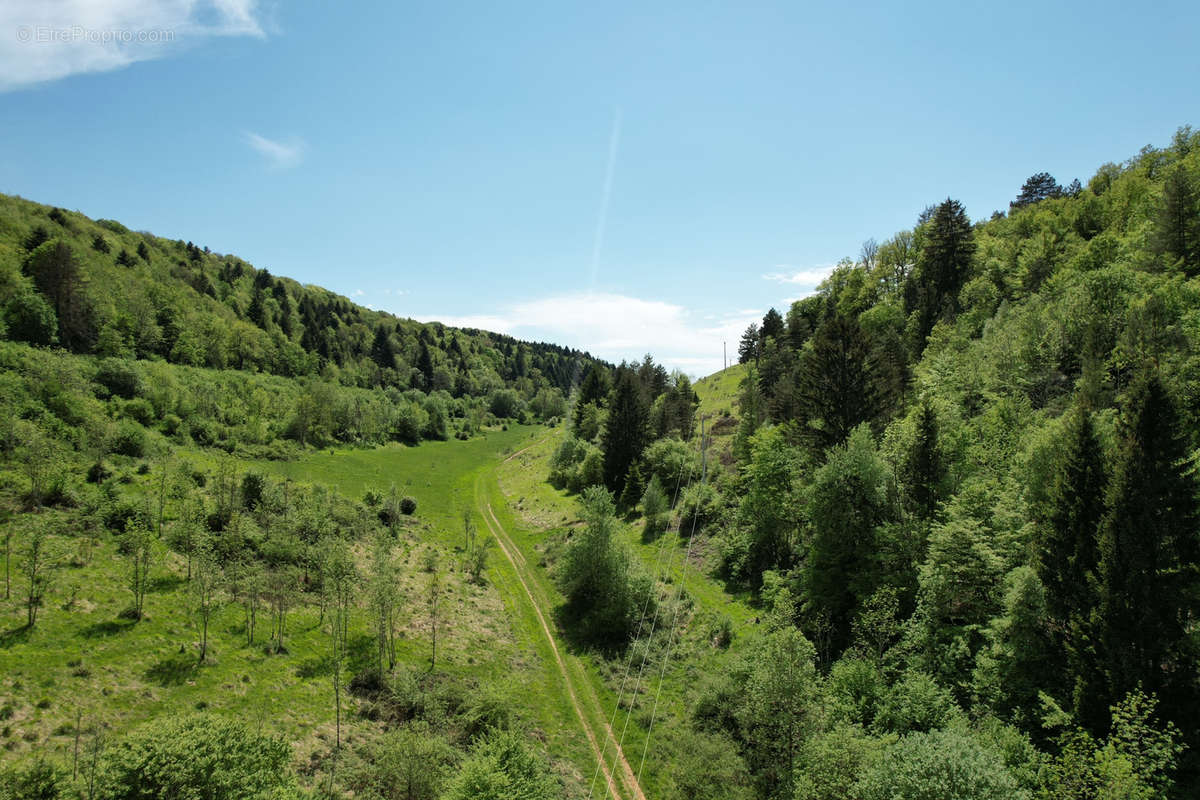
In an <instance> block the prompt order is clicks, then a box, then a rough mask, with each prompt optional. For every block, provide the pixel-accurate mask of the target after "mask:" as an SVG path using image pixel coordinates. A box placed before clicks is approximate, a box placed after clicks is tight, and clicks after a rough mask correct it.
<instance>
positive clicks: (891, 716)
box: [875, 670, 957, 733]
mask: <svg viewBox="0 0 1200 800" xmlns="http://www.w3.org/2000/svg"><path fill="white" fill-rule="evenodd" d="M956 710H957V706H955V705H954V698H953V697H951V695H950V692H949V691H948V690H947V689H944V688H943V687H941V686H939V685H938V683H937V681H935V680H934V679H933V678H931V677H930V676H929V675H927V674H925V673H924V672H917V671H915V670H911V671H909V672H907V673H905V674H904V677H902V678H901V679H900V680H899V681H897V682H896V685H895V686H893V687H892V688H891V689H890V690H889V691H888V693H887V696H886V697H885V698H884V701H883V704H882V706H881V707H880V708H879V715H878V716H877V717H876V719H875V727H876V728H878V729H880V730H882V731H890V732H892V733H908V732H909V731H928V730H932V729H934V728H940V727H941V726H943V725H945V724H946V722H948V721H949V719H950V718H951V716H953V714H954V712H955V711H956Z"/></svg>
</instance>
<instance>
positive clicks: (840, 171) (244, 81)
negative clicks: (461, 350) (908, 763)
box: [0, 0, 1200, 374]
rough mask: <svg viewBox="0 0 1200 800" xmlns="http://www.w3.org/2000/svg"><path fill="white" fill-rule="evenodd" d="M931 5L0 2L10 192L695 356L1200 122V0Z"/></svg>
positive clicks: (456, 314)
mask: <svg viewBox="0 0 1200 800" xmlns="http://www.w3.org/2000/svg"><path fill="white" fill-rule="evenodd" d="M916 5H917V4H911V3H904V4H901V3H893V4H870V3H862V4H844V3H827V4H826V3H822V4H815V3H796V2H791V3H752V2H750V3H747V2H739V3H706V2H697V0H690V1H689V2H679V3H653V4H646V3H618V2H606V3H599V4H589V5H584V4H576V3H564V2H553V3H520V4H507V3H497V2H489V3H482V2H481V3H454V2H438V3H421V4H411V3H394V2H389V3H359V2H356V3H331V2H317V0H311V1H310V2H297V3H287V2H280V3H272V4H268V3H262V2H254V0H159V1H157V2H151V1H150V0H88V1H87V2H84V0H72V1H70V2H61V1H56V0H6V2H5V4H4V7H3V9H0V191H3V192H7V193H15V194H20V195H22V196H25V197H28V198H31V199H34V200H38V201H42V202H46V203H52V204H55V205H60V206H65V207H68V208H75V209H79V210H80V211H83V212H84V213H86V214H89V215H92V216H98V217H108V218H112V219H118V220H120V221H122V222H124V223H125V224H127V225H129V226H131V227H134V228H137V229H143V230H150V231H153V232H155V233H158V234H161V235H165V236H170V237H175V238H184V239H190V240H193V241H195V242H196V243H197V244H201V245H207V246H209V247H211V248H212V249H214V250H217V251H220V252H232V253H236V254H238V255H240V256H242V257H244V258H246V259H247V260H249V261H251V262H252V263H254V264H255V265H256V266H259V267H266V268H268V269H270V270H271V271H272V272H274V273H277V274H283V275H289V276H292V277H294V278H297V279H299V280H301V281H304V282H309V283H316V284H320V285H323V286H327V287H329V288H331V289H333V290H335V291H338V292H341V293H343V294H346V295H348V296H350V297H353V298H354V299H355V300H357V301H359V302H361V303H364V304H368V305H371V306H373V307H376V308H381V309H385V310H388V311H392V312H394V313H396V314H399V315H402V316H411V317H415V318H418V319H426V320H428V319H441V320H443V321H446V322H450V323H460V324H474V325H477V326H479V327H488V328H493V329H501V330H504V331H506V332H510V333H512V334H514V335H516V336H520V337H522V338H534V339H546V340H551V341H556V342H561V343H564V344H570V345H574V346H578V347H582V348H587V349H590V350H592V351H593V352H596V353H598V354H599V355H602V356H605V357H608V358H610V359H620V358H622V357H634V356H637V355H639V354H641V353H643V352H646V351H650V352H653V353H654V355H655V356H656V357H658V358H660V359H661V360H663V361H665V362H666V363H667V364H669V365H671V366H678V367H681V368H683V369H685V370H686V371H688V372H691V373H693V374H705V373H707V372H710V371H712V370H713V369H716V368H719V367H720V365H721V341H722V340H723V339H727V340H729V341H730V349H731V351H733V350H734V349H736V340H737V335H738V333H739V332H740V331H741V330H742V329H743V328H744V327H745V325H746V324H747V323H748V322H749V321H750V320H752V319H754V318H755V317H760V316H761V315H762V313H763V312H764V311H765V310H766V309H767V308H768V307H769V306H771V305H775V306H778V307H781V308H782V307H783V306H785V305H786V304H787V302H788V301H789V300H790V299H794V298H796V297H799V296H802V295H804V294H806V293H808V292H810V291H812V288H813V286H814V285H815V282H816V281H817V280H819V279H820V276H821V275H822V274H823V272H824V271H827V269H828V267H829V265H831V264H832V263H834V262H836V261H837V260H838V259H839V258H841V257H843V256H853V255H856V254H857V252H858V249H859V245H860V243H861V242H862V241H863V240H864V239H866V238H868V237H875V238H877V239H879V240H883V239H884V238H886V237H887V236H889V235H890V234H892V233H894V232H895V231H897V230H899V229H901V228H905V227H909V226H911V225H912V223H913V221H914V220H915V218H916V215H917V213H918V212H919V211H920V210H921V209H922V208H923V207H924V206H926V205H928V204H930V203H932V202H936V201H938V200H940V199H943V198H945V197H947V196H953V197H955V198H958V199H960V200H961V201H962V202H963V203H964V204H965V205H966V207H967V210H968V213H970V214H971V215H972V216H973V217H979V216H986V215H989V214H990V213H991V212H992V211H993V210H995V209H999V208H1005V207H1006V206H1007V203H1008V201H1009V200H1010V199H1011V198H1012V197H1013V196H1015V194H1016V192H1017V191H1018V189H1019V187H1020V185H1021V183H1022V181H1023V180H1024V179H1025V178H1026V177H1028V176H1029V175H1030V174H1032V173H1034V172H1038V171H1041V170H1047V171H1050V172H1051V173H1053V174H1054V175H1055V176H1056V177H1058V178H1059V180H1060V181H1062V182H1064V183H1065V182H1067V181H1069V180H1070V179H1072V178H1075V177H1078V178H1080V179H1081V180H1084V181H1086V180H1087V179H1088V177H1090V176H1091V175H1092V174H1093V173H1094V171H1095V168H1096V167H1097V166H1099V165H1100V164H1101V163H1103V162H1105V161H1111V160H1122V159H1124V158H1127V157H1129V156H1131V155H1133V154H1134V153H1136V152H1137V150H1138V149H1139V148H1141V147H1142V146H1143V145H1146V144H1151V143H1152V144H1157V145H1162V144H1166V143H1167V142H1168V141H1169V140H1170V137H1171V135H1172V133H1173V132H1174V131H1175V129H1176V128H1177V127H1179V126H1180V125H1183V124H1188V123H1191V124H1200V66H1198V64H1200V61H1198V60H1197V59H1196V56H1195V52H1196V50H1195V42H1196V41H1197V34H1200V24H1198V23H1200V5H1197V4H1196V3H1194V2H1193V3H1183V2H1180V3H1158V4H1153V7H1151V8H1140V7H1135V6H1134V4H1129V3H1102V2H1101V3H1098V2H1088V3H1082V2H1070V3H1044V2H1042V3H1036V4H1034V3H1007V4H997V3H992V4H987V5H986V7H984V4H969V3H961V2H959V3H924V4H920V7H919V8H917V7H914V6H916ZM112 32H115V33H112ZM26 39H28V41H25V40H26ZM606 189H607V191H606ZM789 278H790V280H785V279H789Z"/></svg>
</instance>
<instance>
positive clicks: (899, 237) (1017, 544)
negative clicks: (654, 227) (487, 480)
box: [550, 128, 1200, 799]
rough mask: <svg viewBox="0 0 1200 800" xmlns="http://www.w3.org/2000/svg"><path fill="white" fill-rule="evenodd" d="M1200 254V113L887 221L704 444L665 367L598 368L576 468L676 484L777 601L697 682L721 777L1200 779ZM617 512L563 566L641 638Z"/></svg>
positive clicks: (579, 429) (1173, 783)
mask: <svg viewBox="0 0 1200 800" xmlns="http://www.w3.org/2000/svg"><path fill="white" fill-rule="evenodd" d="M1198 275H1200V134H1197V133H1195V132H1193V131H1192V130H1191V129H1189V128H1185V129H1182V130H1180V131H1179V132H1178V133H1177V134H1176V135H1175V137H1174V140H1173V142H1172V143H1171V145H1170V146H1169V147H1166V148H1163V149H1156V148H1149V147H1148V148H1146V149H1145V150H1143V151H1142V152H1141V153H1139V154H1138V155H1137V156H1136V157H1134V158H1133V159H1131V160H1129V161H1128V162H1126V163H1124V164H1121V165H1117V164H1106V165H1105V166H1103V167H1101V168H1100V169H1099V171H1098V172H1097V173H1096V175H1095V176H1094V177H1093V178H1092V179H1091V180H1090V181H1088V183H1087V185H1086V186H1084V185H1082V184H1080V183H1079V182H1078V181H1076V182H1073V183H1072V184H1071V185H1069V186H1065V187H1064V186H1061V185H1059V183H1058V182H1057V181H1056V180H1055V179H1054V178H1052V177H1051V176H1050V175H1048V174H1045V173H1041V174H1038V175H1035V176H1033V177H1031V178H1030V179H1029V180H1028V181H1027V182H1026V183H1025V184H1024V186H1022V187H1021V188H1020V193H1019V194H1018V195H1017V196H1016V198H1015V199H1014V200H1013V202H1012V203H1011V204H1010V207H1009V209H1008V210H1007V212H1006V213H1001V212H997V213H995V214H993V215H991V217H990V218H987V219H984V220H982V221H978V222H972V220H971V219H970V218H969V217H968V215H967V212H966V209H964V208H963V207H962V205H961V204H960V203H958V202H957V201H955V200H953V199H946V200H945V201H943V202H940V203H937V204H935V205H932V206H930V207H929V208H927V209H926V210H925V211H923V212H922V213H921V214H920V216H919V217H918V220H917V224H916V225H915V226H914V227H913V228H912V229H911V230H906V231H902V232H900V233H897V234H895V235H894V236H892V237H891V238H889V239H887V240H886V241H884V242H882V243H876V242H875V241H869V242H867V243H865V244H864V245H863V246H862V249H861V254H860V256H859V258H858V259H856V260H851V259H846V260H844V261H843V262H842V263H840V264H839V265H838V266H837V268H836V269H835V270H834V272H833V273H832V275H831V276H830V277H829V278H828V279H827V280H826V281H825V282H824V283H823V284H822V286H821V287H820V290H819V291H818V292H817V293H815V294H814V295H812V296H810V297H807V298H805V299H803V300H800V301H797V302H795V303H794V304H793V305H792V306H791V307H790V308H789V309H787V311H786V313H785V314H780V313H779V312H777V311H776V310H774V309H772V310H771V311H769V312H768V313H767V314H766V316H765V317H764V318H763V319H762V322H761V324H755V325H752V326H751V327H750V328H749V329H748V330H747V331H746V332H745V334H744V336H743V338H742V341H741V344H740V348H739V356H740V358H739V360H740V362H741V366H739V367H737V368H735V370H732V371H737V372H739V374H741V375H742V376H743V377H742V380H741V381H740V389H739V391H738V393H737V397H736V398H732V397H725V398H723V399H722V400H720V401H718V402H719V403H720V407H718V406H713V405H710V406H709V407H708V408H707V409H704V408H702V413H707V414H710V415H711V418H709V419H707V420H706V421H707V425H708V426H709V428H708V429H709V431H710V432H711V433H712V434H713V435H711V436H709V437H707V438H706V439H705V440H704V442H703V443H702V444H700V445H698V446H690V447H689V444H688V442H687V441H686V440H687V439H688V438H689V436H692V435H695V433H696V432H697V429H696V428H694V427H693V425H692V422H691V417H690V415H691V414H692V413H693V410H692V409H693V406H692V405H691V404H689V403H688V402H687V401H686V399H684V398H681V397H679V396H677V395H676V394H675V393H674V390H669V391H664V389H666V388H667V386H666V383H665V382H664V380H663V379H664V377H665V376H664V375H662V374H661V373H655V372H654V371H653V370H652V369H648V368H647V366H648V365H636V364H635V365H627V364H623V365H621V366H620V367H619V368H617V369H616V370H615V371H612V372H609V371H607V370H604V369H603V368H600V367H597V368H595V369H593V370H592V372H590V373H589V374H588V376H587V377H586V378H585V380H584V382H583V384H582V387H581V389H580V392H579V394H578V396H577V397H576V405H575V408H574V413H573V416H572V419H571V421H570V422H571V425H572V434H571V435H570V436H569V437H568V438H567V439H566V440H565V441H564V442H563V443H562V445H561V447H560V448H559V450H558V451H557V453H556V454H555V456H554V460H553V464H552V468H551V471H550V479H551V480H552V481H554V482H556V483H557V484H558V485H561V486H566V487H569V488H572V489H576V490H582V489H584V488H585V487H587V486H591V485H600V486H603V487H605V491H606V492H607V493H608V495H607V497H609V498H616V506H617V507H618V508H623V509H633V508H634V507H635V506H638V505H640V507H641V510H642V511H643V512H644V518H645V525H646V531H647V535H650V536H653V535H657V534H658V533H659V532H660V531H661V529H662V528H663V527H664V526H665V524H666V523H665V521H664V520H665V517H666V515H667V514H668V509H669V508H670V507H671V506H672V505H673V506H674V508H675V513H674V526H675V528H676V530H677V531H678V533H679V535H680V536H682V537H684V538H686V539H687V540H688V541H689V550H690V549H691V540H692V539H693V538H698V539H700V540H703V541H704V542H705V544H706V545H707V546H706V547H705V548H704V549H705V550H706V551H707V552H708V553H709V555H710V560H709V566H710V567H711V569H712V570H713V573H714V574H715V575H716V576H718V577H719V578H721V579H722V580H723V581H724V582H725V585H726V587H727V588H728V590H729V591H730V592H734V593H737V592H748V593H749V596H750V597H752V598H753V601H754V602H755V603H757V604H758V605H759V607H760V608H761V613H762V617H761V626H762V631H761V634H759V638H758V641H757V643H756V644H755V645H754V646H753V647H751V648H750V649H748V650H747V651H745V652H742V653H736V654H731V655H730V656H729V657H728V659H727V660H726V661H724V662H722V663H720V664H719V665H717V666H716V667H715V669H713V671H712V672H711V673H709V674H707V675H705V676H704V679H703V681H702V686H703V687H704V688H703V691H702V693H701V696H700V697H699V698H698V699H696V700H695V702H694V703H693V705H692V706H691V708H690V723H689V724H690V726H691V729H692V731H693V733H694V735H695V736H696V737H700V738H702V740H703V741H705V742H706V743H707V745H706V746H708V747H711V748H713V750H712V752H710V753H708V759H707V761H706V765H705V767H704V769H705V770H706V775H707V778H708V779H707V780H705V781H700V782H698V784H699V785H707V786H708V787H709V788H705V789H703V790H697V794H695V795H693V796H711V797H718V796H719V797H735V796H737V797H741V796H755V797H769V798H783V797H788V798H792V797H795V798H817V797H820V798H837V797H861V798H934V797H937V798H943V797H944V798H947V799H949V798H992V797H995V798H1001V797H1005V798H1011V797H1032V796H1046V797H1072V798H1075V797H1078V798H1085V797H1087V798H1092V797H1096V798H1099V797H1105V798H1107V797H1114V798H1115V797H1147V798H1149V797H1192V796H1195V793H1196V792H1197V791H1200V724H1198V723H1200V650H1198V649H1197V648H1198V646H1200V631H1198V630H1197V612H1198V611H1200V517H1198V516H1197V512H1198V510H1200V506H1198V502H1200V497H1198V494H1197V489H1198V484H1197V476H1196V471H1195V467H1196V455H1197V452H1198V450H1197V448H1198V447H1200V416H1198V415H1200V282H1198V281H1197V276H1198ZM716 377H720V376H714V378H716ZM701 383H702V384H703V383H705V382H701ZM678 385H679V386H680V387H681V388H682V389H683V391H684V393H685V394H687V393H690V392H691V391H692V389H691V388H690V387H689V386H688V385H687V383H686V381H680V382H678ZM701 388H702V389H703V388H704V387H703V386H701ZM677 409H681V410H682V413H681V411H679V410H677ZM735 412H736V415H735ZM680 433H682V437H681V438H680V436H679V434H680ZM700 452H704V454H705V458H704V462H705V466H704V467H702V466H701V465H700V464H699V463H697V457H698V454H699V453H700ZM684 465H686V466H684ZM702 469H703V471H705V472H707V480H701V479H700V473H701V471H702ZM681 476H682V477H681ZM596 491H597V490H594V489H589V490H586V491H585V492H584V502H585V504H587V505H588V506H589V508H591V509H595V508H599V507H602V506H604V505H605V503H606V502H607V503H611V502H612V501H611V499H610V500H608V501H605V500H604V499H603V498H598V497H596V496H595V492H596ZM598 513H599V512H597V511H595V510H592V511H591V516H593V517H594V516H596V515H597V514H598ZM600 516H603V515H602V514H601V515H600ZM589 519H591V517H589ZM605 524H606V523H604V522H603V520H598V521H595V522H591V523H590V524H589V528H588V530H589V531H592V532H591V533H589V534H588V536H587V537H586V538H583V539H580V540H578V541H577V542H576V543H575V544H573V545H572V546H571V548H570V549H569V550H568V553H567V557H566V559H565V561H564V567H563V570H564V571H563V574H562V576H561V580H562V581H564V591H565V593H566V594H567V596H568V598H569V600H570V601H571V603H572V605H571V606H570V608H572V609H574V610H575V611H576V613H577V614H578V615H580V616H581V617H582V618H583V619H584V620H585V622H586V627H587V629H588V630H589V631H591V632H592V633H593V634H595V635H604V636H605V637H606V641H607V642H608V643H610V644H612V643H618V644H623V643H625V642H628V641H631V640H634V639H636V637H637V635H638V633H639V631H640V629H641V625H640V620H641V618H642V617H643V616H644V614H645V611H644V609H645V608H647V607H649V606H650V605H651V603H648V602H643V601H642V600H641V598H642V597H644V596H645V594H646V589H645V586H646V580H645V576H643V575H640V574H639V573H638V572H637V571H636V570H628V569H622V568H619V567H614V566H611V565H612V564H618V565H619V564H621V563H622V557H621V556H620V554H619V552H620V550H621V547H620V545H619V544H617V543H615V542H613V541H611V539H612V537H611V536H607V535H606V534H605V531H604V529H605ZM597 553H606V555H605V556H603V557H601V556H597V555H596V554H597ZM605 564H608V565H610V566H607V567H604V566H599V565H605ZM589 581H591V583H589ZM595 583H599V584H600V585H601V586H604V587H606V588H604V589H597V588H596V587H595V586H594V585H593V584H595ZM614 586H615V587H617V588H616V589H614V588H612V587H614ZM576 606H578V608H576ZM713 742H717V743H718V744H713ZM714 753H717V754H721V757H720V758H718V757H716V756H715V755H713V754H714ZM739 775H745V776H748V778H747V780H745V781H744V783H745V790H744V791H742V790H738V789H735V788H730V787H736V786H737V785H738V784H739V780H738V776H739ZM713 786H720V787H722V788H719V789H714V788H712V787H713Z"/></svg>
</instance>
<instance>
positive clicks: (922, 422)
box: [902, 397, 946, 521]
mask: <svg viewBox="0 0 1200 800" xmlns="http://www.w3.org/2000/svg"><path fill="white" fill-rule="evenodd" d="M902 472H903V477H904V486H905V487H906V489H907V492H908V500H909V503H910V504H911V505H912V509H913V512H914V513H915V514H916V515H917V517H918V518H919V519H922V520H925V521H929V520H932V519H933V517H934V514H936V513H937V508H938V503H939V502H940V501H941V499H942V492H943V490H944V484H945V482H946V464H945V458H944V457H943V455H942V448H941V445H940V444H939V443H938V422H937V412H936V411H934V409H933V404H932V403H931V402H930V400H929V398H928V397H923V398H922V399H921V405H920V406H918V408H917V418H916V431H915V434H914V436H913V440H912V444H910V445H909V448H908V452H907V454H906V457H905V459H904V465H903V470H902Z"/></svg>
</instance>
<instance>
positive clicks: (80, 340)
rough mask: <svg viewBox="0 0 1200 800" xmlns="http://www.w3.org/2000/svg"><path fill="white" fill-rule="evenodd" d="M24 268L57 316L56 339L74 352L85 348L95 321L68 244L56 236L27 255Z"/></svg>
mask: <svg viewBox="0 0 1200 800" xmlns="http://www.w3.org/2000/svg"><path fill="white" fill-rule="evenodd" d="M23 269H24V272H25V274H27V275H29V276H31V277H32V278H33V283H34V285H35V286H36V287H37V289H38V291H40V292H41V293H42V294H43V295H45V296H46V299H47V300H48V301H49V303H50V305H51V307H52V308H53V309H54V313H55V314H56V315H57V318H58V339H59V342H61V343H62V344H63V345H64V346H65V347H68V348H70V349H71V350H74V351H77V352H78V351H83V350H87V349H88V348H89V347H90V346H91V342H92V340H93V338H94V336H95V330H94V320H93V314H92V308H91V305H90V304H89V302H88V298H87V295H86V293H85V291H84V279H83V274H82V270H81V269H80V265H79V260H78V259H77V258H76V257H75V254H74V252H72V250H71V248H70V246H69V245H67V244H65V243H63V242H61V241H59V240H57V239H54V240H51V241H49V242H46V243H44V244H42V245H40V246H39V247H38V248H37V249H36V250H34V251H33V252H32V253H30V254H29V255H28V256H27V257H26V259H25V263H24V267H23Z"/></svg>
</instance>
